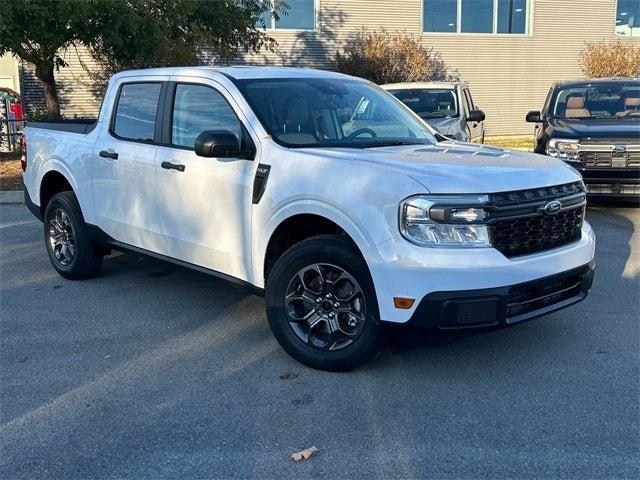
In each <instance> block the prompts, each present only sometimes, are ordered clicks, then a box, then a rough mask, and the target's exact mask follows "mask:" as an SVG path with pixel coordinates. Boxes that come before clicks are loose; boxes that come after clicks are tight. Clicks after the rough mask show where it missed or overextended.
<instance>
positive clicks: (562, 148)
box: [547, 138, 579, 160]
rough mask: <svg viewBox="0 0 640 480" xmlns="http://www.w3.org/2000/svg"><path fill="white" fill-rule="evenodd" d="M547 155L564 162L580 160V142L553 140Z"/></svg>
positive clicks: (562, 139) (548, 144)
mask: <svg viewBox="0 0 640 480" xmlns="http://www.w3.org/2000/svg"><path fill="white" fill-rule="evenodd" d="M547 155H549V156H551V157H555V158H561V159H563V160H578V159H579V154H578V140H566V139H564V138H552V139H551V140H549V142H548V143H547Z"/></svg>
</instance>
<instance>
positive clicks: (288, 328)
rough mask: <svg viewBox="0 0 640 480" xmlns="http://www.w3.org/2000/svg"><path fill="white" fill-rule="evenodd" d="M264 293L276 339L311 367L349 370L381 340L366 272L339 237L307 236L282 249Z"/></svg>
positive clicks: (375, 350) (373, 352) (377, 348)
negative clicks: (285, 249) (284, 249)
mask: <svg viewBox="0 0 640 480" xmlns="http://www.w3.org/2000/svg"><path fill="white" fill-rule="evenodd" d="M265 297H266V305H267V317H268V320H269V325H270V326H271V330H272V331H273V333H274V335H275V337H276V339H277V340H278V342H279V343H280V345H281V346H282V347H283V348H284V349H285V350H286V351H287V352H288V353H289V354H290V355H291V356H292V357H294V358H295V359H296V360H298V361H300V362H301V363H303V364H305V365H308V366H310V367H313V368H318V369H321V370H332V371H344V370H351V369H354V368H357V367H359V366H361V365H363V364H365V363H366V362H368V361H369V360H371V359H372V358H373V357H374V356H375V355H376V354H377V353H378V352H379V351H380V349H381V348H382V346H383V344H384V341H383V335H382V332H381V329H380V327H379V326H378V323H377V320H378V306H377V302H376V297H375V291H374V288H373V282H372V280H371V276H370V274H369V271H368V269H367V266H366V264H365V262H364V260H363V259H362V258H361V256H360V254H359V252H358V251H357V250H356V249H355V248H354V247H353V245H352V244H351V242H349V241H348V240H347V239H345V238H344V237H341V236H338V235H323V236H318V237H312V238H310V239H307V240H303V241H302V242H300V243H298V244H296V245H294V246H293V247H291V248H290V249H289V250H287V251H286V252H285V253H284V254H283V255H282V257H280V258H279V259H278V261H277V262H276V264H275V265H274V267H273V270H272V271H271V273H270V274H269V278H268V282H267V288H266V295H265Z"/></svg>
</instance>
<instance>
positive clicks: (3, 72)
mask: <svg viewBox="0 0 640 480" xmlns="http://www.w3.org/2000/svg"><path fill="white" fill-rule="evenodd" d="M0 87H1V88H10V89H11V90H14V91H16V92H20V77H19V75H18V60H17V59H16V58H15V57H13V56H11V55H9V54H6V55H2V56H0Z"/></svg>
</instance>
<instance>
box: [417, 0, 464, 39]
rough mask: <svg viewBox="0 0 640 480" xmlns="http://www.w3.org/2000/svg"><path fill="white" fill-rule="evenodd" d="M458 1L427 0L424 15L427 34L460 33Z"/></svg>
mask: <svg viewBox="0 0 640 480" xmlns="http://www.w3.org/2000/svg"><path fill="white" fill-rule="evenodd" d="M457 4H458V0H425V1H424V9H423V14H422V22H423V30H424V31H425V32H452V33H455V32H457V31H458V5H457Z"/></svg>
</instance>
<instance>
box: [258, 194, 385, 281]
mask: <svg viewBox="0 0 640 480" xmlns="http://www.w3.org/2000/svg"><path fill="white" fill-rule="evenodd" d="M309 206H310V205H307V207H309ZM269 227H270V228H268V230H267V231H268V234H267V235H265V237H264V238H267V239H268V240H267V241H266V242H265V244H264V247H263V248H262V249H261V250H259V252H260V253H263V255H262V256H261V258H259V259H258V262H257V265H256V267H258V268H256V269H255V270H257V271H255V274H256V276H255V278H256V280H261V281H262V282H264V283H262V285H260V286H263V285H264V284H266V279H267V277H268V275H269V272H270V271H271V268H273V265H274V264H275V262H276V261H277V259H278V258H279V257H280V256H281V255H282V254H283V253H284V252H285V251H286V250H287V249H289V248H290V247H292V246H293V245H295V244H296V243H298V242H300V241H302V240H304V239H306V238H310V237H313V236H316V235H322V234H338V235H343V236H344V237H345V238H347V239H348V240H349V241H350V243H352V244H353V246H354V248H355V249H356V250H357V251H358V253H359V254H360V255H361V257H362V258H363V260H365V263H367V262H366V259H365V255H364V253H365V252H366V251H367V250H368V249H369V248H370V247H371V246H373V245H374V244H373V240H372V239H371V238H369V237H368V236H367V235H366V234H365V233H364V231H363V230H362V229H361V228H359V227H358V226H357V225H356V224H355V222H353V221H352V220H351V219H350V218H349V217H348V216H347V215H346V214H343V213H342V212H339V211H334V210H333V209H328V208H324V207H321V206H317V208H306V209H305V210H301V211H298V210H297V209H293V210H291V211H289V212H288V214H287V215H279V216H278V217H276V218H274V219H273V220H272V222H270V223H269ZM367 267H368V265H367ZM256 283H258V282H256Z"/></svg>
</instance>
